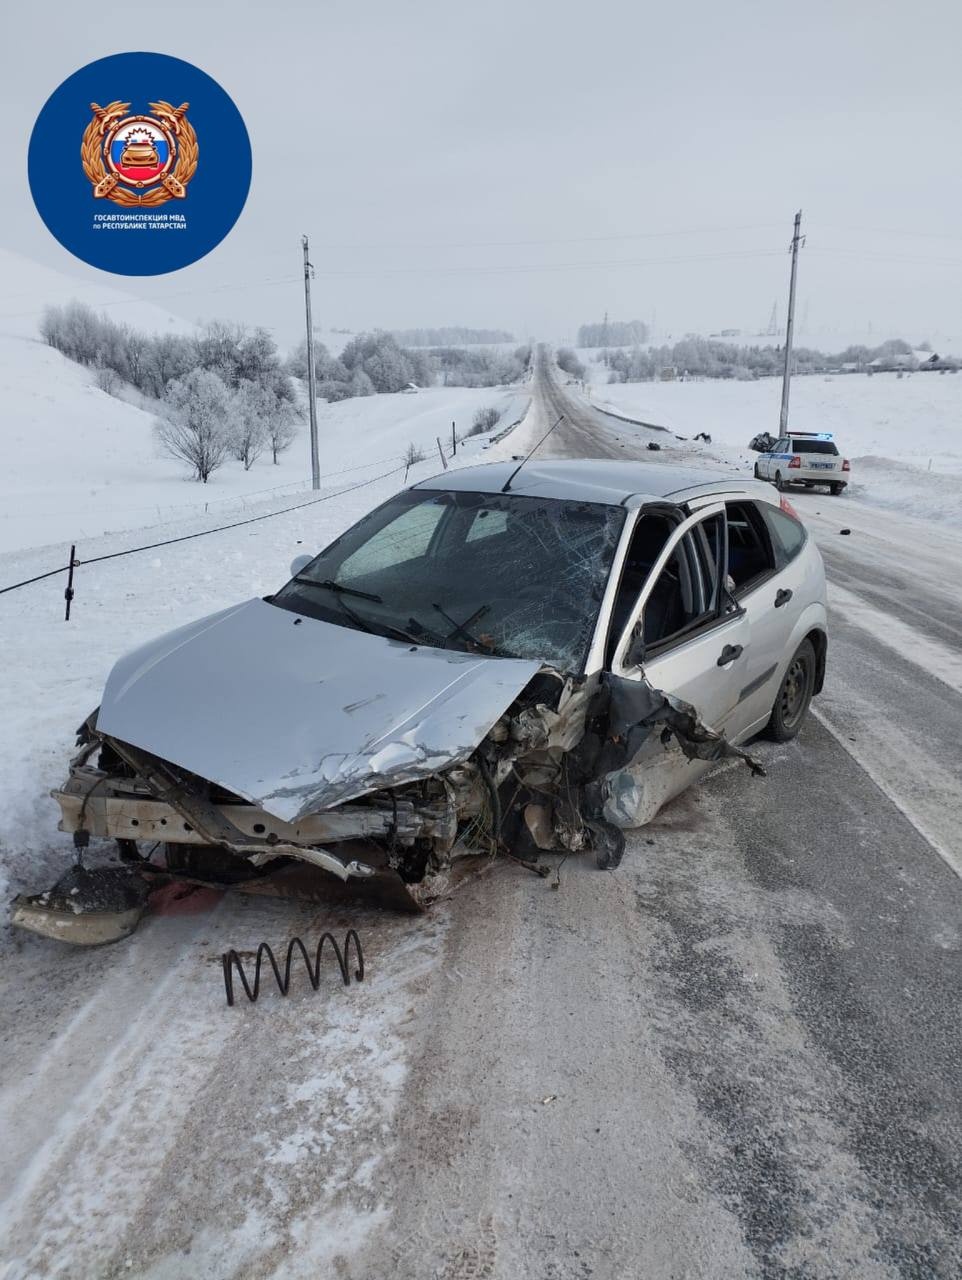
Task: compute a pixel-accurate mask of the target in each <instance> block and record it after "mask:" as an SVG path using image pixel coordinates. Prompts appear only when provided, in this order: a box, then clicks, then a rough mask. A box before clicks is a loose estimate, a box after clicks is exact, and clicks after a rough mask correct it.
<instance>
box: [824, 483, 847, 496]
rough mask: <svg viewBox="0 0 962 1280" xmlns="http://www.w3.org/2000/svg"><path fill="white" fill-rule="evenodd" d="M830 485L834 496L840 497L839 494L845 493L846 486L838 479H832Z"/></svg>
mask: <svg viewBox="0 0 962 1280" xmlns="http://www.w3.org/2000/svg"><path fill="white" fill-rule="evenodd" d="M828 487H829V490H830V491H831V493H832V495H833V497H836V498H837V497H838V495H839V494H840V493H844V492H845V486H844V484H841V483H840V482H839V481H838V480H833V481H832V483H831V484H830V485H829V486H828Z"/></svg>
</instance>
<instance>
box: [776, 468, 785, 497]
mask: <svg viewBox="0 0 962 1280" xmlns="http://www.w3.org/2000/svg"><path fill="white" fill-rule="evenodd" d="M775 488H776V489H777V490H778V492H779V493H783V492H784V490H785V481H784V480H783V479H782V473H781V472H780V471H776V472H775Z"/></svg>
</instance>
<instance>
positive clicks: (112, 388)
mask: <svg viewBox="0 0 962 1280" xmlns="http://www.w3.org/2000/svg"><path fill="white" fill-rule="evenodd" d="M94 382H95V383H96V384H97V386H98V387H99V388H100V390H101V391H105V392H106V393H107V395H108V396H112V395H114V394H115V393H116V391H117V388H118V387H119V386H120V378H119V376H118V374H117V373H116V371H115V370H114V369H111V368H110V366H109V365H106V364H99V365H97V367H96V369H95V371H94Z"/></svg>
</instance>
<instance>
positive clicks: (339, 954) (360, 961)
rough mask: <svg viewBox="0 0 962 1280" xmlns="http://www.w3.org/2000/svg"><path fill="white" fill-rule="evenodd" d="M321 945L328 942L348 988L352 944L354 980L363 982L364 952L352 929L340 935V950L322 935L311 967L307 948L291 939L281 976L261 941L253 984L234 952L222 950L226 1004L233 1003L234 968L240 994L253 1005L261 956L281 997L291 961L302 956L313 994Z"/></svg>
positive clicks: (331, 938) (330, 937) (288, 981)
mask: <svg viewBox="0 0 962 1280" xmlns="http://www.w3.org/2000/svg"><path fill="white" fill-rule="evenodd" d="M325 942H329V943H330V944H331V947H332V949H333V951H334V956H335V958H336V960H337V964H338V968H339V969H340V970H341V977H342V978H343V979H344V985H345V987H349V986H350V985H351V972H350V968H349V965H348V962H349V959H350V955H351V944H352V943H353V944H354V953H355V955H356V957H357V968H356V969H355V971H354V977H355V978H356V980H357V981H358V982H363V981H364V952H363V951H362V950H361V939H360V938H359V937H358V936H357V933H356V932H355V930H353V929H348V931H347V933H346V934H345V936H344V950H343V951H342V950H341V948H340V947H339V946H338V945H337V941H336V939H335V937H334V935H333V934H331V933H322V934H321V938H320V941H319V942H318V944H317V949H316V950H315V952H314V963H313V965H312V964H311V957H310V955H309V954H308V951H307V947H305V945H304V943H303V942H302V941H301V939H300V938H292V939H291V940H290V942H289V943H288V944H287V959H286V960H285V962H284V971H283V974H282V973H281V968H280V965H279V964H278V963H277V959H276V957H275V955H274V952H273V951H272V950H271V948H270V946H269V945H268V943H266V942H262V943H261V944H260V946H259V947H258V948H257V956H256V959H255V961H254V981H253V983H251V982H248V980H247V974H246V973H245V972H244V966H243V964H242V963H241V958H240V956H239V955H238V954H237V952H236V951H234V950H233V949H231V950H230V951H225V952H224V954H223V955H222V956H221V962H222V964H223V966H224V988H225V990H226V992H227V1003H228V1005H233V1003H234V969H235V968H236V969H237V976H238V977H239V978H240V981H241V986H242V987H243V988H244V994H245V995H246V996H247V999H248V1000H249V1001H250V1002H251V1004H253V1003H254V1001H255V1000H256V999H257V997H258V996H259V995H260V989H261V965H262V964H263V962H264V957H265V956H266V957H267V960H268V963H269V964H270V966H271V969H273V971H274V980H275V981H276V983H277V988H278V990H279V991H280V993H281V995H282V996H286V995H287V993H288V991H289V990H290V986H291V962H292V960H293V959H294V955H295V953H298V954H300V956H301V957H302V959H303V961H304V967H305V969H306V970H307V976H308V978H309V979H310V983H311V986H312V987H313V988H314V990H315V991H316V990H317V989H318V987H319V986H320V985H321V955H322V953H323V951H324V944H325Z"/></svg>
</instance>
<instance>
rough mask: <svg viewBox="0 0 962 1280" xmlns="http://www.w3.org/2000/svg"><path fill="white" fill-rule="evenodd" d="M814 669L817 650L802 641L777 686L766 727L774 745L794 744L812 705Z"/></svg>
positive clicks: (809, 643) (767, 735) (809, 641)
mask: <svg viewBox="0 0 962 1280" xmlns="http://www.w3.org/2000/svg"><path fill="white" fill-rule="evenodd" d="M815 667H816V658H815V648H814V646H813V645H812V642H811V640H803V641H802V643H801V644H800V645H799V646H798V648H797V649H796V650H795V653H794V655H793V657H792V660H791V662H790V663H789V664H788V670H787V671H786V672H785V674H784V676H783V677H782V683H781V684H780V685H779V686H778V693H777V695H776V697H775V705H774V706H773V707H772V714H771V716H770V717H769V721H768V724H767V725H766V727H765V737H766V738H771V739H772V741H773V742H791V740H792V739H793V738H794V737H796V735H797V734H798V731H799V729H800V728H801V727H802V722H803V721H804V719H805V716H806V715H807V714H808V708H809V704H810V703H811V701H812V692H813V690H814V688H815Z"/></svg>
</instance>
